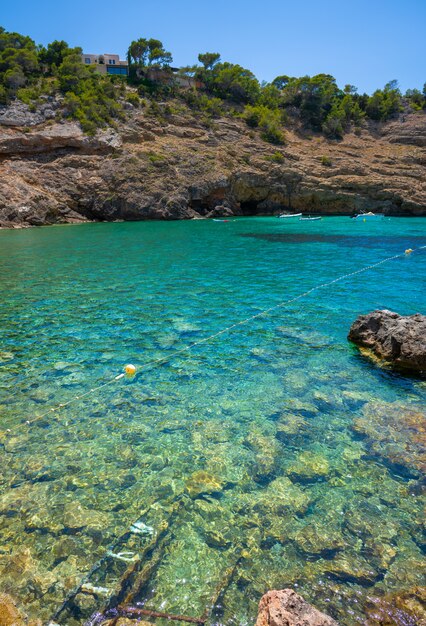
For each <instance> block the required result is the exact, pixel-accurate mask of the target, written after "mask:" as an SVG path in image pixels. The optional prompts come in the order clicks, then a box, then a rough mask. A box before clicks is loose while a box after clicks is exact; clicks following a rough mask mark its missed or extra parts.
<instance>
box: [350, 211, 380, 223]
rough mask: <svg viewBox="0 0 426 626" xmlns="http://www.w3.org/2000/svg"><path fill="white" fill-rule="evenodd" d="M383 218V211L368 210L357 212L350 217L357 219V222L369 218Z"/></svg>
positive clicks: (368, 219) (365, 220)
mask: <svg viewBox="0 0 426 626" xmlns="http://www.w3.org/2000/svg"><path fill="white" fill-rule="evenodd" d="M383 218H384V215H383V213H372V212H371V211H369V212H368V213H358V215H355V216H354V217H353V218H352V219H353V220H358V222H367V221H369V222H370V221H371V220H382V219H383Z"/></svg>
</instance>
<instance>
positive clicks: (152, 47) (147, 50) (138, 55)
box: [127, 38, 173, 67]
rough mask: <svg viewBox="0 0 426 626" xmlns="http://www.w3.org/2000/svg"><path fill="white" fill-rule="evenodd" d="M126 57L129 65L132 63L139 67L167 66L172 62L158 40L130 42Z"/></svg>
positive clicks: (169, 54)
mask: <svg viewBox="0 0 426 626" xmlns="http://www.w3.org/2000/svg"><path fill="white" fill-rule="evenodd" d="M127 57H128V59H129V60H130V64H131V63H134V64H136V65H139V66H140V67H145V66H147V65H159V66H167V65H170V63H171V62H172V61H173V57H172V55H171V53H170V52H167V50H165V49H164V46H163V44H162V42H161V41H160V40H159V39H144V38H140V39H137V40H136V41H132V42H131V44H130V46H129V49H128V52H127Z"/></svg>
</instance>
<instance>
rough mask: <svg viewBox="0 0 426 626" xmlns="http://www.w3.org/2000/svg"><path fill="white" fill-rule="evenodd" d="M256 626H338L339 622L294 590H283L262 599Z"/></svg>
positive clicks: (266, 594) (273, 592)
mask: <svg viewBox="0 0 426 626" xmlns="http://www.w3.org/2000/svg"><path fill="white" fill-rule="evenodd" d="M256 626H337V622H336V621H335V620H334V619H332V618H331V617H329V616H328V615H326V614H325V613H321V612H320V611H318V609H315V608H314V607H313V606H311V605H310V604H308V602H306V601H305V600H304V599H303V598H302V596H299V595H298V594H297V593H296V592H295V591H293V590H292V589H283V590H281V591H268V593H265V595H264V596H263V597H262V598H261V600H260V602H259V614H258V616H257V621H256Z"/></svg>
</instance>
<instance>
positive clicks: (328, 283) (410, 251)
mask: <svg viewBox="0 0 426 626" xmlns="http://www.w3.org/2000/svg"><path fill="white" fill-rule="evenodd" d="M424 249H426V246H419V247H418V248H416V249H412V248H408V249H407V250H405V252H402V253H400V254H395V255H393V256H389V257H386V258H385V259H382V260H381V261H378V262H377V263H372V264H371V265H366V266H365V267H362V268H361V269H359V270H355V271H354V272H349V273H348V274H344V275H342V276H338V277H337V278H334V279H333V280H329V281H326V282H324V283H321V284H320V285H316V286H315V287H311V289H308V290H307V291H304V292H303V293H301V294H299V295H298V296H294V297H293V298H289V299H288V300H284V301H282V302H279V303H278V304H274V305H273V306H271V307H269V308H267V309H264V310H263V311H261V312H260V313H256V314H255V315H251V316H250V317H246V318H245V319H243V320H241V321H239V322H235V323H234V324H231V325H230V326H226V328H222V330H219V331H218V332H216V333H213V334H212V335H209V336H208V337H204V338H203V339H199V340H198V341H194V342H193V343H191V344H188V345H187V346H184V347H183V348H180V349H179V350H175V351H173V352H171V353H169V354H166V355H164V356H161V357H159V358H157V359H151V360H150V361H147V362H146V363H143V364H142V365H140V366H139V367H138V370H145V369H147V368H150V367H155V366H157V365H160V364H161V363H165V362H166V361H169V360H170V359H172V358H174V357H175V356H177V355H179V354H183V353H184V352H188V351H189V350H192V349H193V348H195V347H196V346H200V345H201V344H203V343H207V342H208V341H211V340H212V339H215V338H216V337H220V336H221V335H224V334H225V333H228V332H230V331H231V330H233V329H234V328H238V327H239V326H243V325H244V324H248V322H251V321H253V320H255V319H257V318H259V317H262V316H264V315H269V314H270V313H271V312H272V311H276V310H277V309H280V308H282V307H283V306H286V305H288V304H292V303H293V302H297V301H298V300H300V299H301V298H306V296H309V295H310V294H311V293H314V292H315V291H318V290H319V289H325V288H326V287H330V286H331V285H334V284H335V283H338V282H341V281H343V280H346V279H347V278H350V277H352V276H356V275H357V274H362V273H363V272H367V271H369V270H372V269H374V268H376V267H379V265H383V264H384V263H388V262H389V261H395V260H396V259H401V258H404V257H407V256H409V255H411V254H413V253H415V252H419V251H420V250H424ZM127 367H128V366H127ZM124 377H125V374H124V373H121V374H118V375H116V376H114V377H113V378H111V380H108V381H106V382H105V383H102V384H101V385H98V386H97V387H92V388H91V389H89V391H86V392H85V393H81V394H78V395H77V396H74V398H71V400H69V401H68V402H62V403H60V404H58V405H57V406H55V407H52V408H50V409H49V410H48V411H46V412H45V413H42V414H41V415H37V416H35V417H34V418H33V419H30V420H25V422H22V423H21V424H18V425H17V426H15V427H14V428H13V429H7V430H6V433H7V434H10V433H12V432H14V431H16V430H17V429H18V428H20V427H23V426H29V425H31V424H33V423H34V422H37V421H39V420H41V419H43V418H44V417H46V416H47V415H51V414H52V413H55V412H56V411H60V410H61V409H63V408H65V407H67V406H70V404H73V403H74V402H77V401H78V400H81V399H82V398H85V397H87V396H89V395H91V394H92V393H95V392H96V391H99V390H100V389H104V388H105V387H108V386H109V385H112V384H113V383H115V382H117V381H118V380H121V379H122V378H124Z"/></svg>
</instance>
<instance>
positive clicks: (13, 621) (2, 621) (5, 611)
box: [0, 593, 24, 626]
mask: <svg viewBox="0 0 426 626" xmlns="http://www.w3.org/2000/svg"><path fill="white" fill-rule="evenodd" d="M21 624H24V620H23V618H22V615H21V613H20V611H19V610H18V608H17V606H16V604H15V602H14V601H13V599H12V598H11V597H10V596H8V595H6V594H5V593H0V625H1V626H20V625H21Z"/></svg>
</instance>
